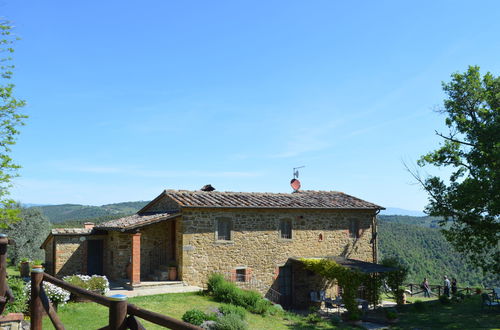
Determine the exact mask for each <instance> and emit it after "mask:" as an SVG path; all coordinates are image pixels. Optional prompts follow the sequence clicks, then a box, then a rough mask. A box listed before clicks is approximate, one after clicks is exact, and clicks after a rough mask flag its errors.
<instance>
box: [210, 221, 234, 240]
mask: <svg viewBox="0 0 500 330" xmlns="http://www.w3.org/2000/svg"><path fill="white" fill-rule="evenodd" d="M221 222H227V223H228V231H229V233H228V238H229V239H221V238H220V237H219V224H220V223H221ZM214 232H215V241H216V242H217V243H233V219H231V218H228V217H218V218H216V219H215V228H214Z"/></svg>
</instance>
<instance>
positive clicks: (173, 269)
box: [168, 261, 177, 281]
mask: <svg viewBox="0 0 500 330" xmlns="http://www.w3.org/2000/svg"><path fill="white" fill-rule="evenodd" d="M176 279H177V264H176V263H175V261H171V262H169V263H168V280H169V281H175V280H176Z"/></svg>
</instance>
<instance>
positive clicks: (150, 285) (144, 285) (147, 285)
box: [127, 276, 184, 290]
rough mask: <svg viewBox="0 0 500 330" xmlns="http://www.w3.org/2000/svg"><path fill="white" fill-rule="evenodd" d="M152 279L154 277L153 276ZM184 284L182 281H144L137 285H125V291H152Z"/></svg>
mask: <svg viewBox="0 0 500 330" xmlns="http://www.w3.org/2000/svg"><path fill="white" fill-rule="evenodd" d="M153 277H154V276H153ZM183 286H184V283H182V281H159V280H155V281H144V282H141V283H139V284H133V285H130V284H127V289H129V290H141V289H154V288H161V287H183Z"/></svg>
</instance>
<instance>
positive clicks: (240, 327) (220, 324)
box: [215, 313, 248, 330]
mask: <svg viewBox="0 0 500 330" xmlns="http://www.w3.org/2000/svg"><path fill="white" fill-rule="evenodd" d="M215 329H216V330H247V329H248V325H247V323H246V322H245V321H243V320H242V319H241V318H240V317H239V316H238V315H236V314H232V313H230V314H227V315H223V316H221V317H219V320H217V323H215Z"/></svg>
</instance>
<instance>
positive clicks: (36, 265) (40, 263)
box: [31, 259, 43, 270]
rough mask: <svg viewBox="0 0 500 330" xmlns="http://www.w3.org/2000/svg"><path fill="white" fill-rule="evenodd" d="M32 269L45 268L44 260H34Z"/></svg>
mask: <svg viewBox="0 0 500 330" xmlns="http://www.w3.org/2000/svg"><path fill="white" fill-rule="evenodd" d="M31 269H42V270H43V261H42V260H38V259H37V260H33V265H31Z"/></svg>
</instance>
